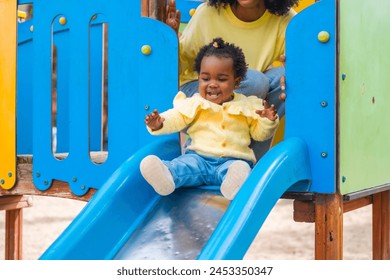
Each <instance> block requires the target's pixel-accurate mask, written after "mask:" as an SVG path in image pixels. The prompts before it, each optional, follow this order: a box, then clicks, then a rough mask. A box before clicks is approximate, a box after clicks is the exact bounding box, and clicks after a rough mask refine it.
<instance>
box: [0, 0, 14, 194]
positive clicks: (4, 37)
mask: <svg viewBox="0 0 390 280" xmlns="http://www.w3.org/2000/svg"><path fill="white" fill-rule="evenodd" d="M16 7H17V2H16V0H0V34H1V40H0V135H1V136H0V187H1V188H4V189H10V188H12V187H13V186H14V184H15V180H16V172H15V170H16V152H15V150H16V145H15V137H16V133H15V128H16V127H15V119H16V118H15V113H16V107H15V100H16V28H17V11H16Z"/></svg>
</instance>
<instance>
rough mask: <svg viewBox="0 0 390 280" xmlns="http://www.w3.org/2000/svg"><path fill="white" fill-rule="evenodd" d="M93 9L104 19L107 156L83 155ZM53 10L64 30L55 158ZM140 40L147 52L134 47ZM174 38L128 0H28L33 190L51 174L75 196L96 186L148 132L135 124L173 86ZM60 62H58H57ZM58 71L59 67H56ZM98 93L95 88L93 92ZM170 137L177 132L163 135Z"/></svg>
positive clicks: (168, 96)
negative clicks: (64, 140) (65, 135)
mask: <svg viewBox="0 0 390 280" xmlns="http://www.w3.org/2000/svg"><path fill="white" fill-rule="evenodd" d="M96 14H99V15H102V16H103V17H104V19H105V20H106V21H107V23H108V57H109V63H108V80H109V81H108V94H109V100H108V101H109V113H108V114H109V118H108V121H109V124H108V127H109V132H108V134H109V136H108V138H109V143H108V159H107V160H106V162H105V163H104V164H95V163H93V162H92V160H91V159H90V154H89V152H90V146H89V143H90V139H89V137H90V134H89V131H90V111H89V110H90V103H89V101H90V99H91V97H90V95H91V94H92V91H91V87H90V82H89V78H90V76H89V71H90V61H89V60H90V59H94V58H91V57H90V53H89V50H90V45H89V44H90V41H89V38H90V21H91V19H92V18H93V17H94V15H96ZM58 15H61V16H64V17H65V18H66V24H65V27H66V28H68V30H69V31H68V34H67V35H66V36H67V41H66V43H67V46H66V48H65V50H66V54H65V55H66V57H67V59H68V66H67V67H68V68H69V69H66V70H67V71H68V76H67V77H68V78H67V87H68V93H69V95H68V104H69V110H68V111H69V116H68V118H69V154H68V156H67V158H66V159H65V160H57V159H56V158H55V157H54V156H53V154H52V151H51V147H52V143H51V98H50V97H51V81H50V71H51V60H50V57H51V55H50V52H51V42H52V38H51V34H52V30H51V28H52V22H53V20H54V19H56V18H57V16H58ZM144 45H150V46H151V49H152V51H151V53H150V54H149V55H145V54H143V53H142V52H141V48H142V46H144ZM177 52H178V43H177V36H176V34H175V33H174V31H173V30H171V29H170V28H169V27H168V26H166V25H165V24H163V23H161V22H158V21H156V20H153V19H149V18H142V17H141V16H140V2H133V1H125V0H121V1H115V2H112V1H108V0H94V1H83V2H80V1H76V0H71V1H65V0H55V1H50V2H49V3H48V2H47V1H35V2H34V63H33V66H34V73H33V75H34V76H33V77H34V78H33V79H34V84H33V96H34V98H33V102H34V116H33V121H34V125H33V149H34V162H33V179H34V184H35V186H36V187H37V188H38V189H40V190H45V189H47V188H49V187H50V184H51V182H52V180H54V179H56V180H61V181H65V182H68V183H69V184H70V188H71V190H72V191H73V192H74V193H75V194H76V195H83V194H85V193H86V192H87V191H88V188H91V187H93V188H99V187H100V186H101V185H102V184H103V182H104V181H105V180H107V178H108V177H109V176H110V174H111V173H112V172H113V171H114V170H115V169H116V168H117V167H118V166H119V165H120V164H121V163H122V162H123V161H124V160H126V159H127V158H128V157H129V156H131V155H132V154H133V153H134V152H135V151H137V150H138V149H140V148H141V147H142V146H144V145H146V144H147V143H149V142H151V141H154V140H155V139H156V138H155V137H153V136H151V135H150V134H149V133H148V132H147V130H146V128H145V124H144V122H143V119H144V116H145V114H146V113H148V112H149V111H150V110H153V109H155V108H158V109H159V110H166V109H168V108H170V107H171V106H172V99H173V97H174V96H175V95H176V93H177V89H178V74H177V73H178V71H177V70H178V61H177ZM59 67H61V65H59ZM58 71H60V69H59V70H58ZM99 94H100V92H99ZM166 137H167V138H175V137H178V136H177V135H170V136H166Z"/></svg>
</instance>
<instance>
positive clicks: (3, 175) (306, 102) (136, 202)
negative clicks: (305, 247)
mask: <svg viewBox="0 0 390 280" xmlns="http://www.w3.org/2000/svg"><path fill="white" fill-rule="evenodd" d="M130 2H131V3H130ZM194 2H199V1H178V3H181V4H183V5H186V4H199V3H194ZM387 2H388V1H386V0H378V1H372V2H370V1H361V0H341V1H335V0H321V1H317V2H316V3H314V4H312V5H310V6H309V7H307V8H306V9H304V10H303V11H301V12H300V13H299V14H298V15H297V16H296V17H295V18H294V19H293V20H292V22H291V23H290V25H289V28H288V30H287V40H286V49H287V53H286V55H287V66H286V71H287V73H286V76H287V81H288V85H287V96H288V97H287V100H286V122H285V131H284V139H283V140H281V141H280V142H279V143H278V144H277V145H275V146H274V147H273V148H272V149H271V150H270V151H269V152H268V153H267V154H266V155H265V156H264V157H263V158H262V159H261V160H260V161H259V163H258V164H257V165H256V167H255V168H254V169H253V171H252V173H251V175H250V177H249V178H248V180H247V181H246V182H245V184H244V185H243V187H242V189H241V190H240V192H239V193H238V195H237V197H236V198H235V199H234V200H233V201H232V202H231V203H230V204H227V203H226V201H223V199H222V201H221V198H220V196H219V194H218V191H217V190H216V189H215V188H213V187H212V186H210V187H209V188H204V189H198V190H185V191H179V192H177V194H176V193H175V195H174V196H172V197H168V198H160V197H158V196H157V195H156V194H154V193H153V192H152V190H151V189H150V188H148V186H147V184H146V182H145V181H144V180H143V179H142V177H141V176H140V174H139V171H138V165H139V162H140V160H141V159H142V158H143V157H144V156H145V155H147V154H150V153H155V154H157V155H160V156H161V157H163V158H167V159H169V158H173V157H175V156H177V155H178V154H179V153H180V147H179V143H178V136H177V135H170V136H166V137H159V138H158V140H157V139H156V138H153V137H152V136H150V135H149V134H148V133H147V131H146V129H145V127H144V124H143V117H144V115H145V113H146V112H147V111H149V110H152V109H154V108H160V109H161V110H164V109H166V108H168V107H170V106H171V102H172V98H173V96H174V95H175V93H176V91H177V86H178V78H177V65H178V61H177V51H178V49H177V48H178V46H177V38H176V36H175V34H174V32H173V31H172V30H170V28H169V27H167V26H166V25H164V24H162V23H161V22H159V21H157V20H155V19H151V18H147V17H146V16H150V17H155V18H157V19H163V17H164V11H165V1H157V0H156V1H152V0H149V1H142V7H141V3H133V1H125V0H122V1H120V0H118V1H106V0H91V1H84V2H83V3H82V4H81V3H79V1H75V0H70V1H63V0H55V1H50V3H44V1H39V0H36V1H33V2H31V1H18V2H17V1H16V0H7V1H3V2H1V3H0V15H1V16H0V28H1V29H2V30H1V33H2V34H6V35H5V36H2V40H0V100H1V104H2V110H0V128H1V131H2V135H3V137H2V138H1V145H0V210H5V211H6V259H21V258H22V248H21V238H22V236H21V227H22V211H23V210H22V209H23V207H27V206H29V205H30V203H29V200H28V195H50V196H57V197H65V198H71V199H80V200H85V201H89V203H88V204H87V206H86V207H85V209H83V211H82V213H80V215H79V216H78V217H77V218H76V219H75V221H74V222H73V223H72V224H71V225H70V226H69V227H68V228H67V229H66V230H65V232H64V233H63V234H62V235H61V236H60V237H59V238H58V240H56V241H55V242H54V243H53V245H52V246H51V247H50V248H48V250H47V251H46V252H45V253H44V255H43V256H42V257H41V258H42V259H113V258H142V257H143V256H144V255H148V253H150V252H157V251H156V248H157V247H159V248H160V249H161V250H164V248H165V253H166V254H167V255H168V258H172V259H173V258H198V259H239V258H242V256H243V255H244V254H245V252H246V250H247V248H248V247H249V245H250V243H251V242H252V240H253V238H254V237H255V235H256V233H257V232H258V230H259V229H260V228H261V225H262V223H263V222H264V220H265V219H266V218H267V216H268V213H269V212H270V211H271V210H272V207H273V206H274V205H275V203H276V202H277V201H278V199H280V198H281V197H283V198H285V199H294V220H295V221H297V222H314V223H315V232H314V234H315V256H314V257H315V259H342V258H343V251H342V248H343V230H342V228H343V214H344V213H346V212H349V211H353V210H355V209H358V208H360V207H363V206H367V205H370V204H372V209H373V211H372V227H373V229H372V230H373V240H372V242H373V246H372V247H373V248H372V250H373V256H372V257H373V259H389V258H390V174H389V172H388V166H390V162H389V161H390V157H389V155H390V148H389V147H388V145H386V143H388V141H389V140H390V130H389V129H388V127H390V123H389V122H390V118H389V114H390V113H389V112H388V111H387V110H386V104H389V102H390V100H389V99H390V98H389V97H388V95H387V94H386V91H385V89H386V88H388V87H387V85H388V83H389V82H388V81H387V80H386V77H385V73H386V71H385V70H386V68H387V66H389V65H390V61H389V60H388V58H387V56H386V55H385V54H384V53H383V52H384V50H387V49H388V48H387V46H389V44H390V41H389V39H387V38H384V37H383V36H380V34H384V33H385V28H386V26H387V25H388V21H389V20H388V18H387V16H386V14H385V11H387V10H388V8H390V7H389V6H390V4H389V3H387ZM31 3H32V4H33V17H32V19H29V20H26V21H24V22H21V23H17V22H18V21H17V13H16V11H17V7H18V5H24V4H31ZM178 5H179V4H178ZM76 7H77V9H76ZM179 7H180V6H179ZM183 7H184V6H183ZM189 9H192V7H191V8H189ZM141 13H142V15H143V16H144V17H141V16H140V14H141ZM182 13H183V14H184V12H183V11H182ZM374 19H375V20H377V22H378V23H377V24H375V23H374V22H373V21H374ZM308 23H310V24H308ZM140 30H142V32H140ZM106 36H107V37H106ZM378 38H380V40H381V41H378ZM105 41H108V44H107V45H106V44H103V43H102V42H105ZM372 54H375V56H373V55H372ZM107 57H108V58H109V59H108V60H107V61H106V59H105V58H107ZM367 58H369V59H370V60H368V59H367ZM156 73H158V75H157V74H156ZM151 76H152V77H153V81H152V82H151V81H150V79H151ZM54 77H55V78H54ZM53 80H54V81H55V82H53ZM378 81H380V82H378ZM53 92H55V94H53ZM105 95H106V96H108V98H107V101H108V106H107V107H108V119H107V123H108V125H107V127H108V130H107V133H108V142H107V146H106V147H104V145H103V143H104V137H105V135H104V129H103V124H104V120H103V117H102V116H103V115H104V110H105V106H104V100H106V99H105V98H104V96H105ZM53 116H55V118H54V117H53ZM386 116H387V117H386ZM54 127H55V128H56V134H53V128H54ZM4 135H5V136H6V137H5V136H4ZM53 135H54V136H53ZM54 140H55V141H54ZM54 142H55V143H56V145H55V146H54V145H53V143H54ZM189 201H192V203H193V204H192V205H191V207H189V206H188V204H190V203H189ZM186 205H187V207H188V209H185V210H186V211H183V212H184V213H185V215H186V216H185V217H179V216H178V215H175V213H174V211H172V209H175V207H180V208H185V207H186ZM200 205H202V206H204V207H203V208H204V209H203V211H205V212H204V213H202V212H199V211H200V210H199V208H202V207H200ZM215 205H217V207H214V206H215ZM190 208H194V209H195V211H196V212H191V211H190V210H191V209H190ZM167 209H168V210H167ZM169 209H171V210H169ZM187 210H188V211H187ZM195 213H196V215H198V216H200V217H204V216H207V215H206V214H205V213H208V215H209V218H210V221H207V224H208V225H209V226H210V225H211V226H210V228H211V229H213V230H210V231H209V232H207V233H205V234H203V235H201V236H197V239H196V240H195V241H196V242H195V241H194V240H192V241H193V242H192V243H194V244H188V242H186V243H185V244H182V247H181V248H186V249H188V250H187V251H186V252H185V253H183V254H178V255H175V252H176V251H175V250H173V249H172V250H168V249H166V248H168V247H167V244H166V243H163V244H161V242H159V240H158V238H154V237H153V236H149V237H145V236H144V235H142V234H141V233H143V232H151V231H152V230H153V229H155V228H157V227H158V226H159V225H160V226H161V224H160V223H161V216H162V217H167V216H168V217H170V219H171V222H172V223H173V224H174V225H176V226H177V225H182V224H183V221H185V220H186V221H190V222H193V221H197V220H196V217H194V215H195ZM210 213H211V214H210ZM91 217H94V218H96V219H94V221H92V220H93V219H91ZM186 226H187V230H188V231H189V232H191V233H192V234H194V232H193V231H192V230H193V229H194V228H197V227H199V225H198V224H190V225H186ZM80 229H83V232H82V231H81V230H80ZM191 229H192V230H191ZM164 230H167V228H164ZM170 233H171V234H173V236H174V238H173V239H179V237H180V236H179V235H178V236H176V235H174V234H175V231H174V230H172V232H170ZM188 235H190V234H188ZM195 235H196V234H195ZM145 238H146V240H148V243H149V244H151V245H149V247H147V246H146V245H145V242H144V241H143V240H142V239H145ZM102 240H105V241H104V242H103V241H102ZM199 240H200V241H199ZM168 241H169V242H172V240H168ZM198 241H199V242H198ZM97 244H98V246H97ZM154 245H156V246H154ZM157 245H158V246H157ZM96 247H98V249H96ZM91 248H94V249H95V250H92V249H91ZM183 251H185V250H183ZM158 252H160V251H158ZM157 257H160V258H164V257H167V256H162V255H158V256H157Z"/></svg>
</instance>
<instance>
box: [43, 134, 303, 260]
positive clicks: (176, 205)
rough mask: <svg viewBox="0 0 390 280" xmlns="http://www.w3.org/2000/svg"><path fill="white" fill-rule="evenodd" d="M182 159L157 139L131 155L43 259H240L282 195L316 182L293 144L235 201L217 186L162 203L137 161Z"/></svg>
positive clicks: (265, 164) (275, 152) (270, 157)
mask: <svg viewBox="0 0 390 280" xmlns="http://www.w3.org/2000/svg"><path fill="white" fill-rule="evenodd" d="M179 153H180V145H179V143H178V141H174V140H160V141H156V142H154V143H153V144H151V145H149V146H147V147H145V148H143V149H141V150H140V151H138V152H137V153H135V154H134V155H133V156H131V157H130V158H129V159H128V160H127V161H126V162H124V163H123V164H122V165H121V166H120V167H119V168H118V169H117V170H116V171H115V172H114V173H113V174H112V176H111V177H110V178H109V179H108V180H107V181H106V183H105V184H104V185H103V186H102V187H101V188H100V189H99V190H98V191H97V193H96V194H95V195H94V196H93V197H92V199H91V200H90V202H89V203H88V204H87V205H86V206H85V208H84V209H83V210H82V211H81V213H80V214H79V215H78V216H77V217H76V218H75V219H74V221H73V222H72V223H71V224H70V225H69V226H68V228H67V229H66V230H65V231H64V232H63V233H62V234H61V235H60V236H59V238H58V239H57V240H56V241H55V242H54V243H53V244H52V245H51V246H50V247H49V248H48V249H47V250H46V252H45V253H44V254H43V255H42V256H41V258H40V259H42V260H46V259H56V260H85V259H87V260H109V259H170V260H172V259H242V258H243V257H244V255H245V253H246V251H247V250H248V248H249V246H250V244H251V243H252V241H253V239H254V238H255V236H256V234H257V233H258V231H259V230H260V228H261V226H262V224H263V223H264V221H265V219H266V218H267V216H268V214H269V213H270V211H271V210H272V208H273V207H274V205H275V204H276V202H277V201H278V200H279V198H280V197H281V196H282V195H283V193H284V192H286V191H287V190H294V191H306V190H308V188H309V185H310V181H311V172H310V164H309V158H308V156H307V148H306V144H305V143H304V142H303V141H302V140H300V139H298V138H289V139H286V140H284V141H283V142H281V143H279V144H278V145H276V146H275V147H273V148H272V149H271V150H270V151H269V152H268V153H267V154H266V155H265V156H264V157H263V158H262V159H261V161H260V162H259V163H258V164H257V165H256V166H255V168H254V169H253V171H252V172H251V174H250V176H249V177H248V179H247V180H246V182H245V183H244V185H243V186H242V188H241V190H240V191H239V193H238V194H237V196H236V197H235V199H234V200H233V201H232V202H229V201H228V200H226V199H225V198H223V197H222V196H221V194H220V193H219V190H218V189H219V188H218V187H215V186H214V187H213V186H209V187H204V188H182V189H178V190H177V191H175V192H174V193H173V194H171V195H169V196H166V197H160V196H159V195H157V194H156V193H155V192H154V190H153V189H152V188H151V187H150V186H149V185H148V184H147V182H146V181H145V180H144V179H143V178H142V176H141V174H140V171H139V163H140V161H141V160H142V158H144V157H145V156H147V155H149V154H155V155H157V156H159V157H161V158H162V159H172V158H174V157H176V156H178V155H179Z"/></svg>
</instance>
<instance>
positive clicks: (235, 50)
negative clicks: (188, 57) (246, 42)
mask: <svg viewBox="0 0 390 280" xmlns="http://www.w3.org/2000/svg"><path fill="white" fill-rule="evenodd" d="M205 56H216V57H224V58H231V59H232V60H233V70H234V77H235V78H237V77H241V78H243V77H244V76H245V74H246V71H247V70H248V65H247V64H246V61H245V55H244V53H243V51H242V49H241V48H239V47H237V46H235V45H234V44H230V43H227V42H225V41H224V40H223V39H222V38H214V39H213V41H212V42H211V43H210V44H208V45H205V46H203V47H202V48H201V49H200V50H199V52H198V55H197V56H196V58H195V63H194V70H195V71H196V72H197V73H200V65H201V63H202V59H203V58H204V57H205Z"/></svg>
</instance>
